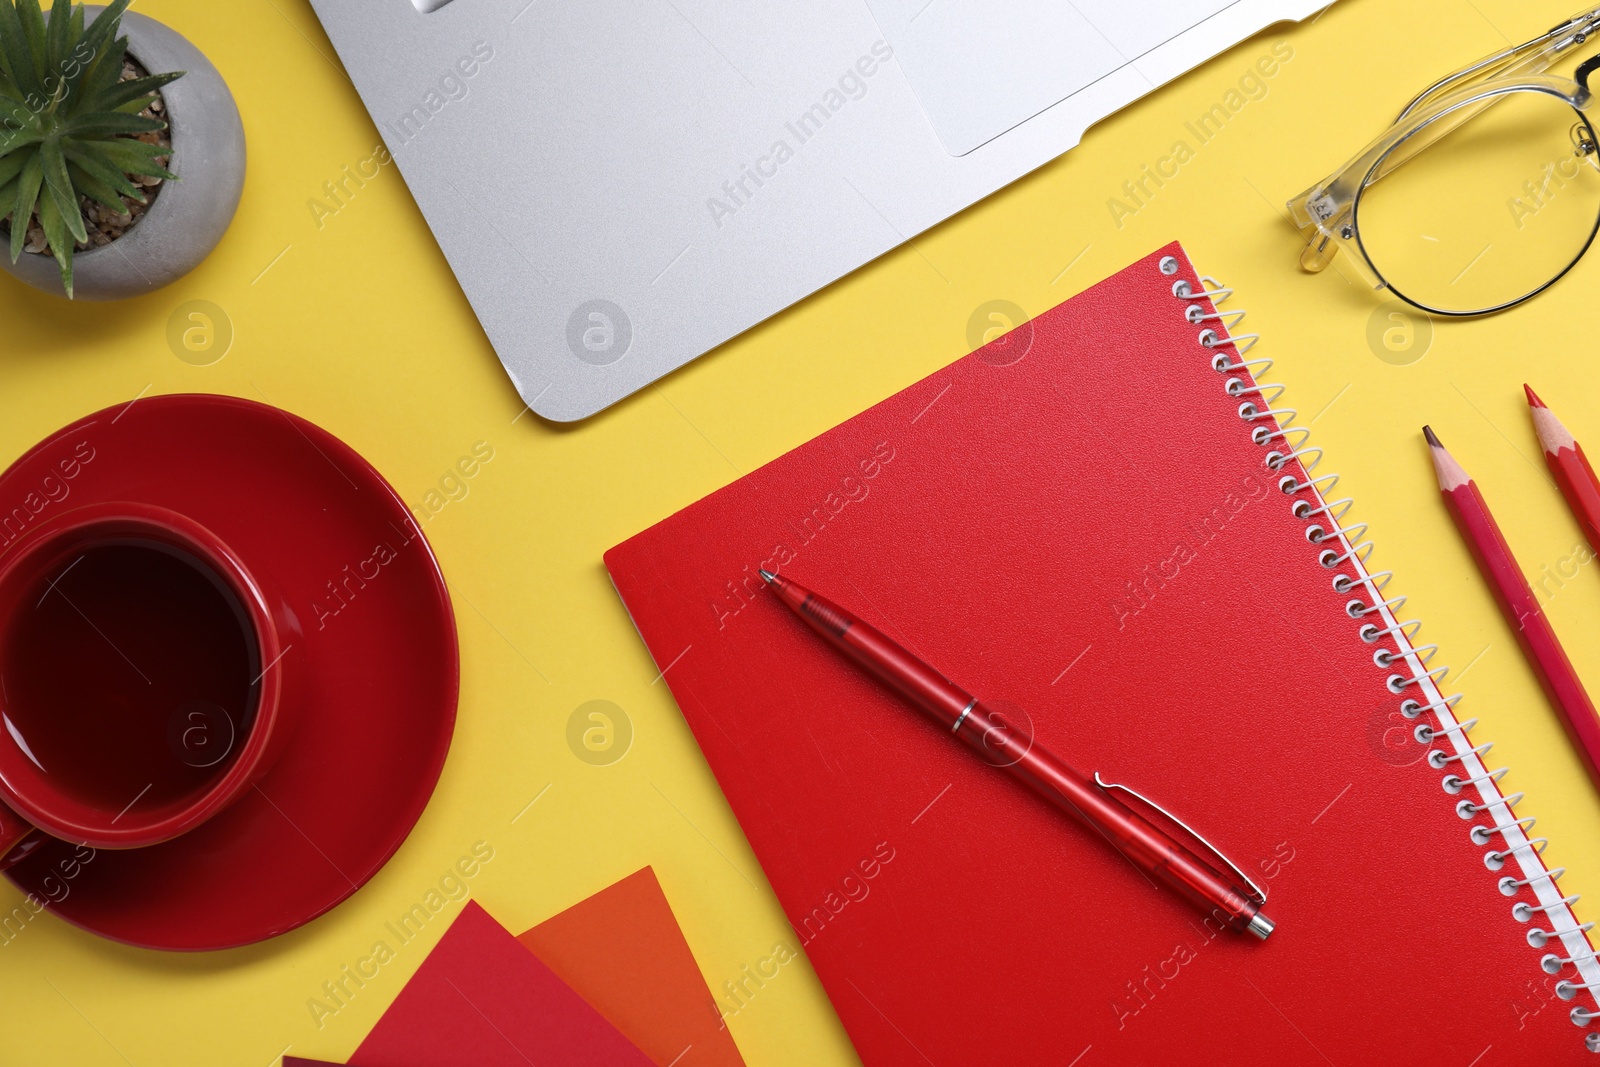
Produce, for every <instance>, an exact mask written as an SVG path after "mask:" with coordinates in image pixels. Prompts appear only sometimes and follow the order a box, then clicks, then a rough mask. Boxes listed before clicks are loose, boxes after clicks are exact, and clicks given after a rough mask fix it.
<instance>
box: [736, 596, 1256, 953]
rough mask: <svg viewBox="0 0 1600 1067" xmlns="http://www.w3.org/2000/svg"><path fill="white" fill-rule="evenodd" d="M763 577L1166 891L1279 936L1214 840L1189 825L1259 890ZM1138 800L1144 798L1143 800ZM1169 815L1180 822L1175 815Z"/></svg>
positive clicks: (832, 615) (912, 664) (912, 663)
mask: <svg viewBox="0 0 1600 1067" xmlns="http://www.w3.org/2000/svg"><path fill="white" fill-rule="evenodd" d="M761 577H762V578H763V579H764V580H765V581H766V582H767V584H768V585H770V586H771V587H772V589H773V591H774V592H776V593H777V594H778V598H779V599H780V600H782V601H783V602H784V604H785V605H787V606H788V607H789V608H790V609H792V610H793V611H794V613H795V614H796V615H799V616H800V618H801V619H803V620H804V621H805V622H806V623H807V624H808V625H810V627H811V628H812V629H813V630H815V631H817V633H819V634H821V635H822V636H823V638H825V639H826V640H827V641H828V643H829V644H831V645H833V646H834V647H836V648H838V649H839V650H840V651H841V652H843V653H844V654H845V655H846V656H848V657H849V658H850V659H852V660H854V661H855V662H856V663H857V664H859V665H860V666H861V667H863V668H864V669H865V670H866V671H867V673H869V674H871V675H873V676H874V677H876V678H877V679H878V680H879V681H881V682H883V683H884V684H885V685H887V686H889V688H891V689H893V690H894V691H895V692H897V693H898V694H899V695H900V696H902V697H904V698H905V699H906V701H908V702H909V703H911V704H913V705H915V706H916V707H917V708H919V709H921V710H922V711H923V712H925V713H926V714H927V715H928V716H929V717H930V718H932V719H933V720H934V721H935V722H937V723H939V724H940V725H941V726H943V727H945V728H946V729H948V730H949V731H950V732H951V733H953V734H955V736H957V737H959V738H960V739H961V740H962V741H964V742H966V743H967V745H969V746H970V747H971V748H973V749H974V750H976V751H978V752H979V753H982V754H984V755H992V754H993V752H994V749H995V748H996V747H997V746H1011V749H1010V751H1006V752H1005V753H1004V755H1005V759H1004V761H1003V762H1004V766H1005V769H1006V770H1008V771H1010V772H1011V774H1012V775H1013V776H1015V777H1016V778H1018V779H1020V780H1021V781H1022V782H1023V783H1025V784H1026V785H1028V786H1029V787H1030V788H1031V789H1033V791H1034V792H1036V793H1038V794H1039V795H1040V796H1042V797H1044V798H1045V799H1046V800H1048V801H1050V802H1051V803H1052V804H1054V805H1055V806H1056V807H1058V808H1060V809H1061V810H1062V811H1064V812H1066V813H1067V814H1069V815H1072V816H1074V817H1075V818H1077V819H1079V820H1080V821H1082V822H1083V823H1084V824H1085V825H1086V826H1088V827H1089V828H1090V829H1092V830H1095V831H1097V832H1098V833H1099V834H1100V835H1101V836H1102V837H1104V838H1105V839H1106V840H1107V841H1108V842H1110V843H1111V845H1112V846H1113V847H1114V848H1116V850H1117V851H1118V852H1120V853H1122V855H1123V856H1124V857H1126V858H1127V859H1128V861H1129V862H1131V863H1132V864H1133V865H1134V866H1135V867H1137V868H1138V869H1139V870H1141V871H1143V872H1144V874H1145V875H1147V876H1148V877H1149V878H1150V879H1152V880H1153V881H1159V882H1161V883H1163V884H1165V885H1166V886H1167V887H1169V888H1170V889H1172V890H1173V891H1174V892H1175V893H1177V894H1178V895H1179V896H1180V897H1182V898H1184V899H1185V900H1187V901H1189V902H1190V903H1191V904H1193V905H1195V906H1196V907H1198V908H1199V909H1200V910H1201V911H1203V912H1206V913H1207V914H1208V915H1210V916H1211V917H1213V918H1215V919H1216V920H1218V921H1219V922H1220V923H1221V924H1222V925H1223V926H1224V927H1226V928H1227V929H1230V930H1248V931H1249V932H1250V933H1252V934H1254V935H1255V936H1256V937H1258V938H1261V939H1262V940H1266V937H1267V935H1268V934H1270V933H1272V930H1273V926H1274V924H1273V922H1272V920H1270V919H1268V918H1267V917H1266V916H1265V915H1263V914H1261V906H1262V905H1263V904H1264V903H1266V894H1265V893H1264V892H1263V891H1262V890H1261V889H1259V888H1258V887H1257V886H1256V885H1255V884H1254V883H1253V882H1251V881H1250V879H1249V877H1248V876H1247V875H1246V874H1245V873H1244V872H1243V871H1241V870H1239V868H1238V867H1237V866H1235V865H1234V864H1233V863H1232V861H1230V860H1229V859H1228V858H1227V857H1226V856H1223V855H1222V853H1220V852H1218V851H1217V850H1216V849H1215V848H1213V847H1212V846H1211V844H1210V842H1208V841H1206V840H1205V838H1203V837H1200V836H1199V835H1198V834H1194V831H1192V830H1189V829H1188V827H1184V829H1185V830H1187V831H1188V832H1189V833H1190V834H1192V835H1193V836H1194V837H1195V838H1196V839H1197V840H1199V841H1200V842H1201V843H1202V844H1205V845H1206V847H1207V848H1211V850H1212V852H1213V853H1215V855H1216V856H1217V858H1218V859H1220V860H1221V861H1222V862H1223V863H1224V864H1226V865H1227V866H1228V867H1229V868H1230V869H1231V870H1232V871H1233V872H1234V873H1235V874H1237V875H1238V876H1239V878H1240V879H1242V880H1243V881H1244V882H1245V883H1246V884H1247V885H1248V886H1249V887H1250V889H1251V890H1252V892H1253V895H1246V894H1245V893H1242V892H1240V890H1239V888H1238V887H1237V886H1236V885H1234V884H1233V883H1231V882H1230V881H1229V880H1228V879H1227V878H1226V877H1225V876H1223V875H1222V874H1221V873H1220V871H1219V870H1217V869H1216V868H1215V867H1214V866H1213V865H1212V864H1211V863H1209V862H1207V861H1206V860H1204V859H1202V858H1200V857H1199V856H1197V855H1195V853H1194V852H1193V851H1191V850H1190V849H1188V848H1186V847H1184V846H1183V845H1181V844H1179V843H1178V842H1177V841H1175V840H1173V839H1172V837H1170V836H1169V835H1168V834H1167V833H1165V832H1164V831H1162V830H1160V829H1159V828H1157V827H1156V826H1155V825H1154V824H1152V823H1151V822H1150V821H1149V820H1147V819H1145V818H1144V817H1143V816H1141V815H1139V814H1138V813H1137V812H1135V811H1134V810H1133V809H1132V808H1129V807H1128V806H1127V805H1125V804H1123V803H1122V802H1121V801H1119V800H1118V799H1117V798H1116V797H1114V796H1112V795H1111V793H1110V790H1112V789H1124V790H1126V787H1124V786H1113V785H1108V784H1107V783H1105V782H1103V781H1101V780H1100V777H1099V775H1096V776H1095V777H1094V778H1093V779H1090V778H1088V777H1087V776H1085V775H1084V774H1082V773H1081V772H1079V771H1076V770H1074V769H1073V768H1072V767H1069V766H1068V765H1067V764H1066V763H1064V762H1062V761H1061V760H1060V759H1058V758H1057V757H1056V756H1054V755H1052V754H1051V753H1050V752H1048V751H1047V750H1045V749H1044V748H1043V747H1042V746H1040V745H1039V744H1037V743H1028V744H1025V745H1020V744H1014V743H1013V742H1012V740H1011V737H1012V732H1011V731H1010V729H1009V728H1008V725H1007V724H1006V723H1005V722H1004V721H1003V720H1001V719H999V718H998V717H996V716H995V714H994V713H993V712H991V711H990V710H989V709H987V708H985V707H984V706H983V704H982V703H981V702H980V701H979V700H978V698H977V697H974V696H973V695H972V694H971V693H968V692H967V691H966V690H964V689H962V688H961V687H960V686H958V685H956V684H955V683H954V682H951V681H950V680H948V679H947V678H945V677H944V675H942V674H940V673H939V672H938V671H936V670H935V669H934V668H932V667H931V666H929V665H928V664H926V663H924V662H923V661H922V660H920V659H918V658H917V657H916V656H914V655H912V654H911V653H910V652H908V651H906V650H905V649H904V648H902V647H901V646H900V645H898V644H896V643H895V642H894V641H893V640H891V639H890V638H888V637H886V636H885V635H884V634H883V633H881V632H880V631H878V630H877V629H875V628H874V627H872V626H871V625H869V624H868V623H866V622H863V621H862V620H860V619H858V618H856V617H855V616H854V615H852V614H850V613H849V612H848V611H846V610H844V609H843V608H841V607H839V606H838V605H837V604H834V603H833V602H831V601H829V600H826V599H824V598H823V597H820V596H818V595H817V594H816V593H813V592H811V591H810V590H809V589H806V588H805V587H804V586H802V585H800V584H799V583H798V582H795V581H792V580H790V579H788V578H783V577H780V576H778V575H776V574H773V573H772V572H770V571H766V570H763V571H761ZM1126 791H1128V792H1132V791H1131V790H1126ZM1133 795H1135V796H1138V794H1137V793H1135V794H1133ZM1140 799H1141V800H1145V798H1143V797H1140ZM1145 803H1147V804H1150V805H1151V807H1154V808H1155V809H1156V810H1157V811H1160V812H1161V813H1162V814H1163V815H1167V812H1165V811H1164V810H1163V809H1161V808H1160V807H1157V806H1156V805H1155V804H1153V803H1152V802H1151V801H1149V800H1145ZM1167 817H1168V818H1172V816H1171V815H1167ZM1173 821H1174V822H1177V820H1176V819H1173ZM1178 825H1180V826H1181V825H1183V824H1182V823H1179V824H1178Z"/></svg>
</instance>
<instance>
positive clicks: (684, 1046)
mask: <svg viewBox="0 0 1600 1067" xmlns="http://www.w3.org/2000/svg"><path fill="white" fill-rule="evenodd" d="M517 940H519V941H521V942H522V943H523V944H524V945H526V946H527V947H528V948H529V949H531V950H532V951H533V953H534V954H535V955H536V956H538V957H539V958H540V959H541V960H543V961H544V962H545V964H546V966H548V967H549V968H550V969H551V970H552V971H554V972H555V973H556V975H557V976H558V977H559V978H560V979H561V980H562V981H563V982H566V983H567V984H568V985H569V986H571V987H572V988H573V989H575V990H577V992H578V994H579V995H580V996H582V997H583V999H585V1000H587V1001H588V1002H589V1003H590V1004H591V1005H592V1006H593V1007H594V1008H595V1010H596V1011H598V1012H599V1013H600V1014H601V1015H603V1016H604V1017H605V1018H606V1019H607V1020H608V1021H609V1022H610V1023H611V1025H613V1026H615V1027H616V1028H617V1029H618V1030H620V1031H622V1033H623V1034H624V1035H625V1036H626V1037H627V1038H628V1040H630V1041H632V1042H633V1043H634V1044H635V1045H637V1046H638V1047H639V1048H640V1049H641V1050H642V1051H643V1052H644V1054H645V1055H646V1056H648V1057H650V1059H651V1060H652V1061H654V1062H655V1063H656V1065H657V1067H743V1065H744V1060H743V1059H742V1058H741V1057H740V1055H739V1049H738V1048H737V1046H735V1045H734V1043H733V1038H732V1036H731V1035H729V1033H728V1030H727V1028H726V1027H725V1026H724V1025H723V1022H722V1017H721V1012H719V1011H718V1010H717V1003H716V1000H715V998H713V997H712V995H711V990H710V989H708V988H707V987H706V983H705V979H704V978H703V977H702V976H701V974H700V967H699V965H698V964H696V963H695V960H694V955H693V954H692V953H691V952H690V951H689V943H688V942H687V941H685V940H684V938H683V932H682V931H681V930H680V929H679V928H678V920H677V919H676V918H675V917H674V916H673V914H672V907H671V906H670V905H669V904H668V903H667V898H666V895H665V894H664V893H662V891H661V883H660V882H658V881H656V876H655V872H654V871H652V870H651V869H650V868H649V867H646V868H644V869H643V870H640V871H637V872H636V873H634V874H631V875H629V876H628V877H626V878H624V879H622V880H621V881H620V882H617V883H616V884H615V885H613V886H611V887H610V888H608V889H603V890H601V891H600V892H598V893H596V894H595V895H594V896H592V897H590V898H588V899H587V900H584V901H581V902H579V903H577V904H574V905H573V906H572V907H570V908H568V909H567V910H566V911H563V912H561V913H560V914H559V915H555V916H553V917H551V918H549V919H546V920H545V921H544V922H542V923H540V924H539V925H538V926H535V927H534V928H533V929H531V930H529V931H528V932H527V933H525V934H522V935H521V936H520V937H518V938H517Z"/></svg>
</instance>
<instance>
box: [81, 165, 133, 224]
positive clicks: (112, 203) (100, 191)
mask: <svg viewBox="0 0 1600 1067" xmlns="http://www.w3.org/2000/svg"><path fill="white" fill-rule="evenodd" d="M67 173H68V174H69V175H71V177H72V187H73V188H74V189H76V190H78V192H80V193H82V194H83V195H84V196H87V197H89V199H91V200H95V201H98V202H99V203H101V204H104V205H105V206H106V207H108V208H110V209H111V210H112V211H115V212H116V213H117V214H119V215H126V214H127V213H128V208H127V205H125V204H124V203H123V202H122V197H121V196H120V195H119V193H118V190H116V189H114V188H112V187H111V186H110V185H107V184H106V183H105V182H103V181H101V180H100V179H99V178H97V177H95V176H94V175H93V174H90V173H89V172H88V171H86V170H84V169H83V168H82V167H80V166H78V165H77V164H76V163H73V162H72V161H70V160H68V162H67Z"/></svg>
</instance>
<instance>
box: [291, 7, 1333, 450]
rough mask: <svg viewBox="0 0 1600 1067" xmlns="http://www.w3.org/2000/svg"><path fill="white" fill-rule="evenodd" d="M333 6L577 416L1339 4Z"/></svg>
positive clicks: (529, 386) (375, 109)
mask: <svg viewBox="0 0 1600 1067" xmlns="http://www.w3.org/2000/svg"><path fill="white" fill-rule="evenodd" d="M312 2H313V5H314V7H315V8H316V10H317V14H318V16H319V17H320V18H321V20H322V23H323V25H324V27H326V29H327V31H328V35H329V37H330V38H331V39H332V41H333V43H334V45H335V47H336V48H337V49H338V51H339V54H340V56H341V57H342V58H343V60H344V63H345V67H346V69H347V70H348V71H349V73H350V77H351V78H352V79H353V80H354V82H355V85H356V88H357V89H358V90H359V92H360V94H361V97H362V99H363V101H364V102H365V103H366V106H367V108H368V110H369V111H370V112H371V114H372V117H373V120H374V121H375V122H376V124H377V126H378V130H379V132H380V133H381V134H382V136H383V138H384V141H385V143H386V145H387V147H388V150H389V152H390V153H391V154H392V155H393V157H394V159H395V161H396V162H397V164H398V166H399V168H400V171H401V173H402V174H403V175H404V176H405V181H406V184H407V185H408V186H409V187H410V190H411V193H412V195H413V196H414V197H415V198H416V201H417V203H418V204H419V205H420V206H421V208H422V211H423V214H424V215H425V216H426V218H427V221H428V224H429V226H430V227H432V230H433V234H434V237H435V238H436V239H437V240H438V242H439V245H440V247H441V248H442V249H443V250H444V253H445V255H446V256H447V257H448V259H449V261H450V265H451V268H452V269H453V270H454V271H455V274H456V277H457V279H459V281H460V283H461V286H462V288H463V289H464V290H465V291H466V294H467V297H468V299H469V300H470V301H471V302H472V306H473V309H474V310H475V311H476V313H477V315H478V320H479V322H480V323H482V325H483V328H484V330H485V331H486V332H487V333H488V336H489V339H490V341H491V342H492V343H493V345H494V348H495V351H496V352H497V353H498V354H499V356H500V359H501V361H502V362H503V363H504V364H505V368H506V372H507V373H508V374H509V375H510V376H511V380H512V382H513V383H514V384H515V386H516V389H517V391H518V393H520V394H521V396H522V398H523V400H524V402H525V403H526V404H527V405H528V407H530V408H531V409H532V410H533V411H535V412H537V413H538V414H539V415H541V416H543V417H545V418H548V419H553V420H559V421H571V420H575V419H581V418H584V417H585V416H588V415H592V414H593V413H595V412H596V411H599V410H601V409H602V408H604V407H606V406H607V405H609V404H612V403H614V402H616V401H617V400H620V399H621V398H622V397H624V396H627V395H628V394H629V393H632V392H634V391H635V390H637V389H640V388H642V387H643V386H645V385H648V384H649V383H650V382H652V381H654V380H655V379H657V378H659V377H661V376H662V375H664V374H666V373H668V372H669V371H671V370H673V369H675V368H677V367H679V366H682V365H683V364H684V363H687V362H688V361H689V360H691V359H694V358H695V357H696V356H698V355H700V354H702V353H704V352H706V351H708V350H709V349H712V348H714V347H716V346H717V345H719V344H721V343H722V342H723V341H726V340H728V339H729V338H731V337H733V336H735V335H737V334H739V333H741V332H742V331H744V330H747V329H749V328H750V327H752V326H754V325H756V324H757V323H759V322H760V321H761V320H763V319H765V318H767V317H768V316H770V315H773V314H775V313H776V312H778V311H780V310H782V309H783V308H785V307H787V306H788V305H790V304H792V303H794V302H795V301H797V300H800V299H801V298H803V297H805V296H806V295H808V294H810V293H813V292H815V291H816V290H818V289H820V288H822V287H823V286H825V285H827V284H828V283H829V282H832V281H833V280H835V279H837V278H839V277H841V276H843V275H845V274H847V273H849V272H850V271H852V270H854V269H855V268H856V267H859V266H861V265H862V264H864V263H866V262H868V261H869V260H872V259H874V258H875V257H877V256H880V255H882V254H883V253H884V252H887V251H889V250H890V249H892V248H894V247H895V246H897V245H899V244H900V243H902V242H904V241H905V240H907V239H908V238H910V237H913V236H915V235H916V234H917V233H919V232H921V231H923V230H925V229H927V228H929V227H930V226H933V225H935V224H936V223H938V222H940V221H941V220H943V219H945V218H947V217H949V216H950V215H952V214H954V213H955V212H957V211H960V210H961V209H962V208H964V207H966V206H968V205H969V204H971V203H973V202H974V201H976V200H979V199H981V198H982V197H984V196H986V195H988V194H989V193H991V192H993V191H994V190H996V189H998V188H1000V187H1001V186H1003V185H1006V184H1007V183H1009V182H1011V181H1014V180H1015V179H1017V178H1019V177H1021V176H1022V175H1024V174H1026V173H1027V172H1029V171H1031V170H1033V169H1034V168H1036V167H1038V166H1040V165H1041V164H1043V163H1046V162H1048V161H1049V160H1050V159H1052V158H1054V157H1055V156H1057V155H1059V154H1061V153H1062V152H1064V151H1066V150H1067V149H1069V148H1071V147H1072V146H1073V145H1075V144H1076V143H1077V142H1078V139H1079V137H1080V136H1081V135H1082V134H1083V132H1084V131H1085V130H1086V129H1088V127H1089V126H1090V125H1091V124H1093V123H1094V122H1095V121H1097V120H1098V119H1100V118H1103V117H1104V116H1106V115H1108V114H1110V113H1112V112H1113V111H1115V110H1117V109H1118V108H1120V107H1123V106H1124V105H1126V104H1128V103H1129V102H1131V101H1133V100H1135V99H1137V98H1138V97H1140V96H1142V95H1143V94H1145V93H1147V92H1149V91H1150V90H1151V89H1153V88H1155V87H1156V86H1158V85H1160V84H1162V83H1164V82H1166V81H1168V80H1170V79H1172V78H1173V77H1176V76H1177V75H1178V74H1181V73H1182V72H1183V71H1185V70H1188V69H1189V68H1191V67H1193V66H1195V65H1196V64H1198V63H1200V62H1202V61H1204V60H1205V59H1207V58H1209V57H1211V56H1213V55H1216V54H1217V53H1219V52H1221V51H1223V50H1224V49H1226V48H1228V47H1230V46H1232V45H1233V44H1235V43H1237V42H1238V41H1240V40H1243V39H1244V38H1245V37H1248V36H1249V35H1251V34H1253V33H1255V32H1257V31H1259V30H1260V29H1262V28H1263V27H1265V26H1267V25H1269V24H1271V23H1273V22H1275V21H1280V20H1283V19H1297V18H1303V17H1305V16H1306V15H1309V14H1311V13H1312V11H1314V10H1316V9H1317V8H1320V7H1323V6H1326V4H1327V0H1075V2H1072V3H1069V2H1064V0H808V2H804V3H772V2H770V0H312ZM1263 57H1265V59H1266V60H1268V61H1270V60H1271V50H1270V48H1264V49H1263ZM1252 62H1255V60H1254V58H1253V59H1252ZM1262 77H1266V75H1265V74H1263V75H1262ZM1258 80H1259V79H1258ZM1222 121H1225V118H1224V119H1223V120H1222ZM1064 251H1067V250H1064Z"/></svg>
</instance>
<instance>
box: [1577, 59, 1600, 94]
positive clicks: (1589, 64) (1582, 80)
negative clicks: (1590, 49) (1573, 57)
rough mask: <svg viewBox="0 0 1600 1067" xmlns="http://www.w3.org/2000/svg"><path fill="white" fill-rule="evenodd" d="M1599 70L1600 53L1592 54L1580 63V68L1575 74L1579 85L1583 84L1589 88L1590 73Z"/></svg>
mask: <svg viewBox="0 0 1600 1067" xmlns="http://www.w3.org/2000/svg"><path fill="white" fill-rule="evenodd" d="M1597 70H1600V55H1594V56H1590V57H1589V58H1588V59H1586V60H1584V61H1583V62H1582V63H1581V64H1579V66H1578V70H1577V72H1576V73H1575V74H1574V78H1575V80H1576V81H1577V83H1578V84H1579V85H1581V86H1583V87H1584V88H1585V89H1588V88H1589V75H1591V74H1593V73H1594V72H1595V71H1597Z"/></svg>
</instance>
